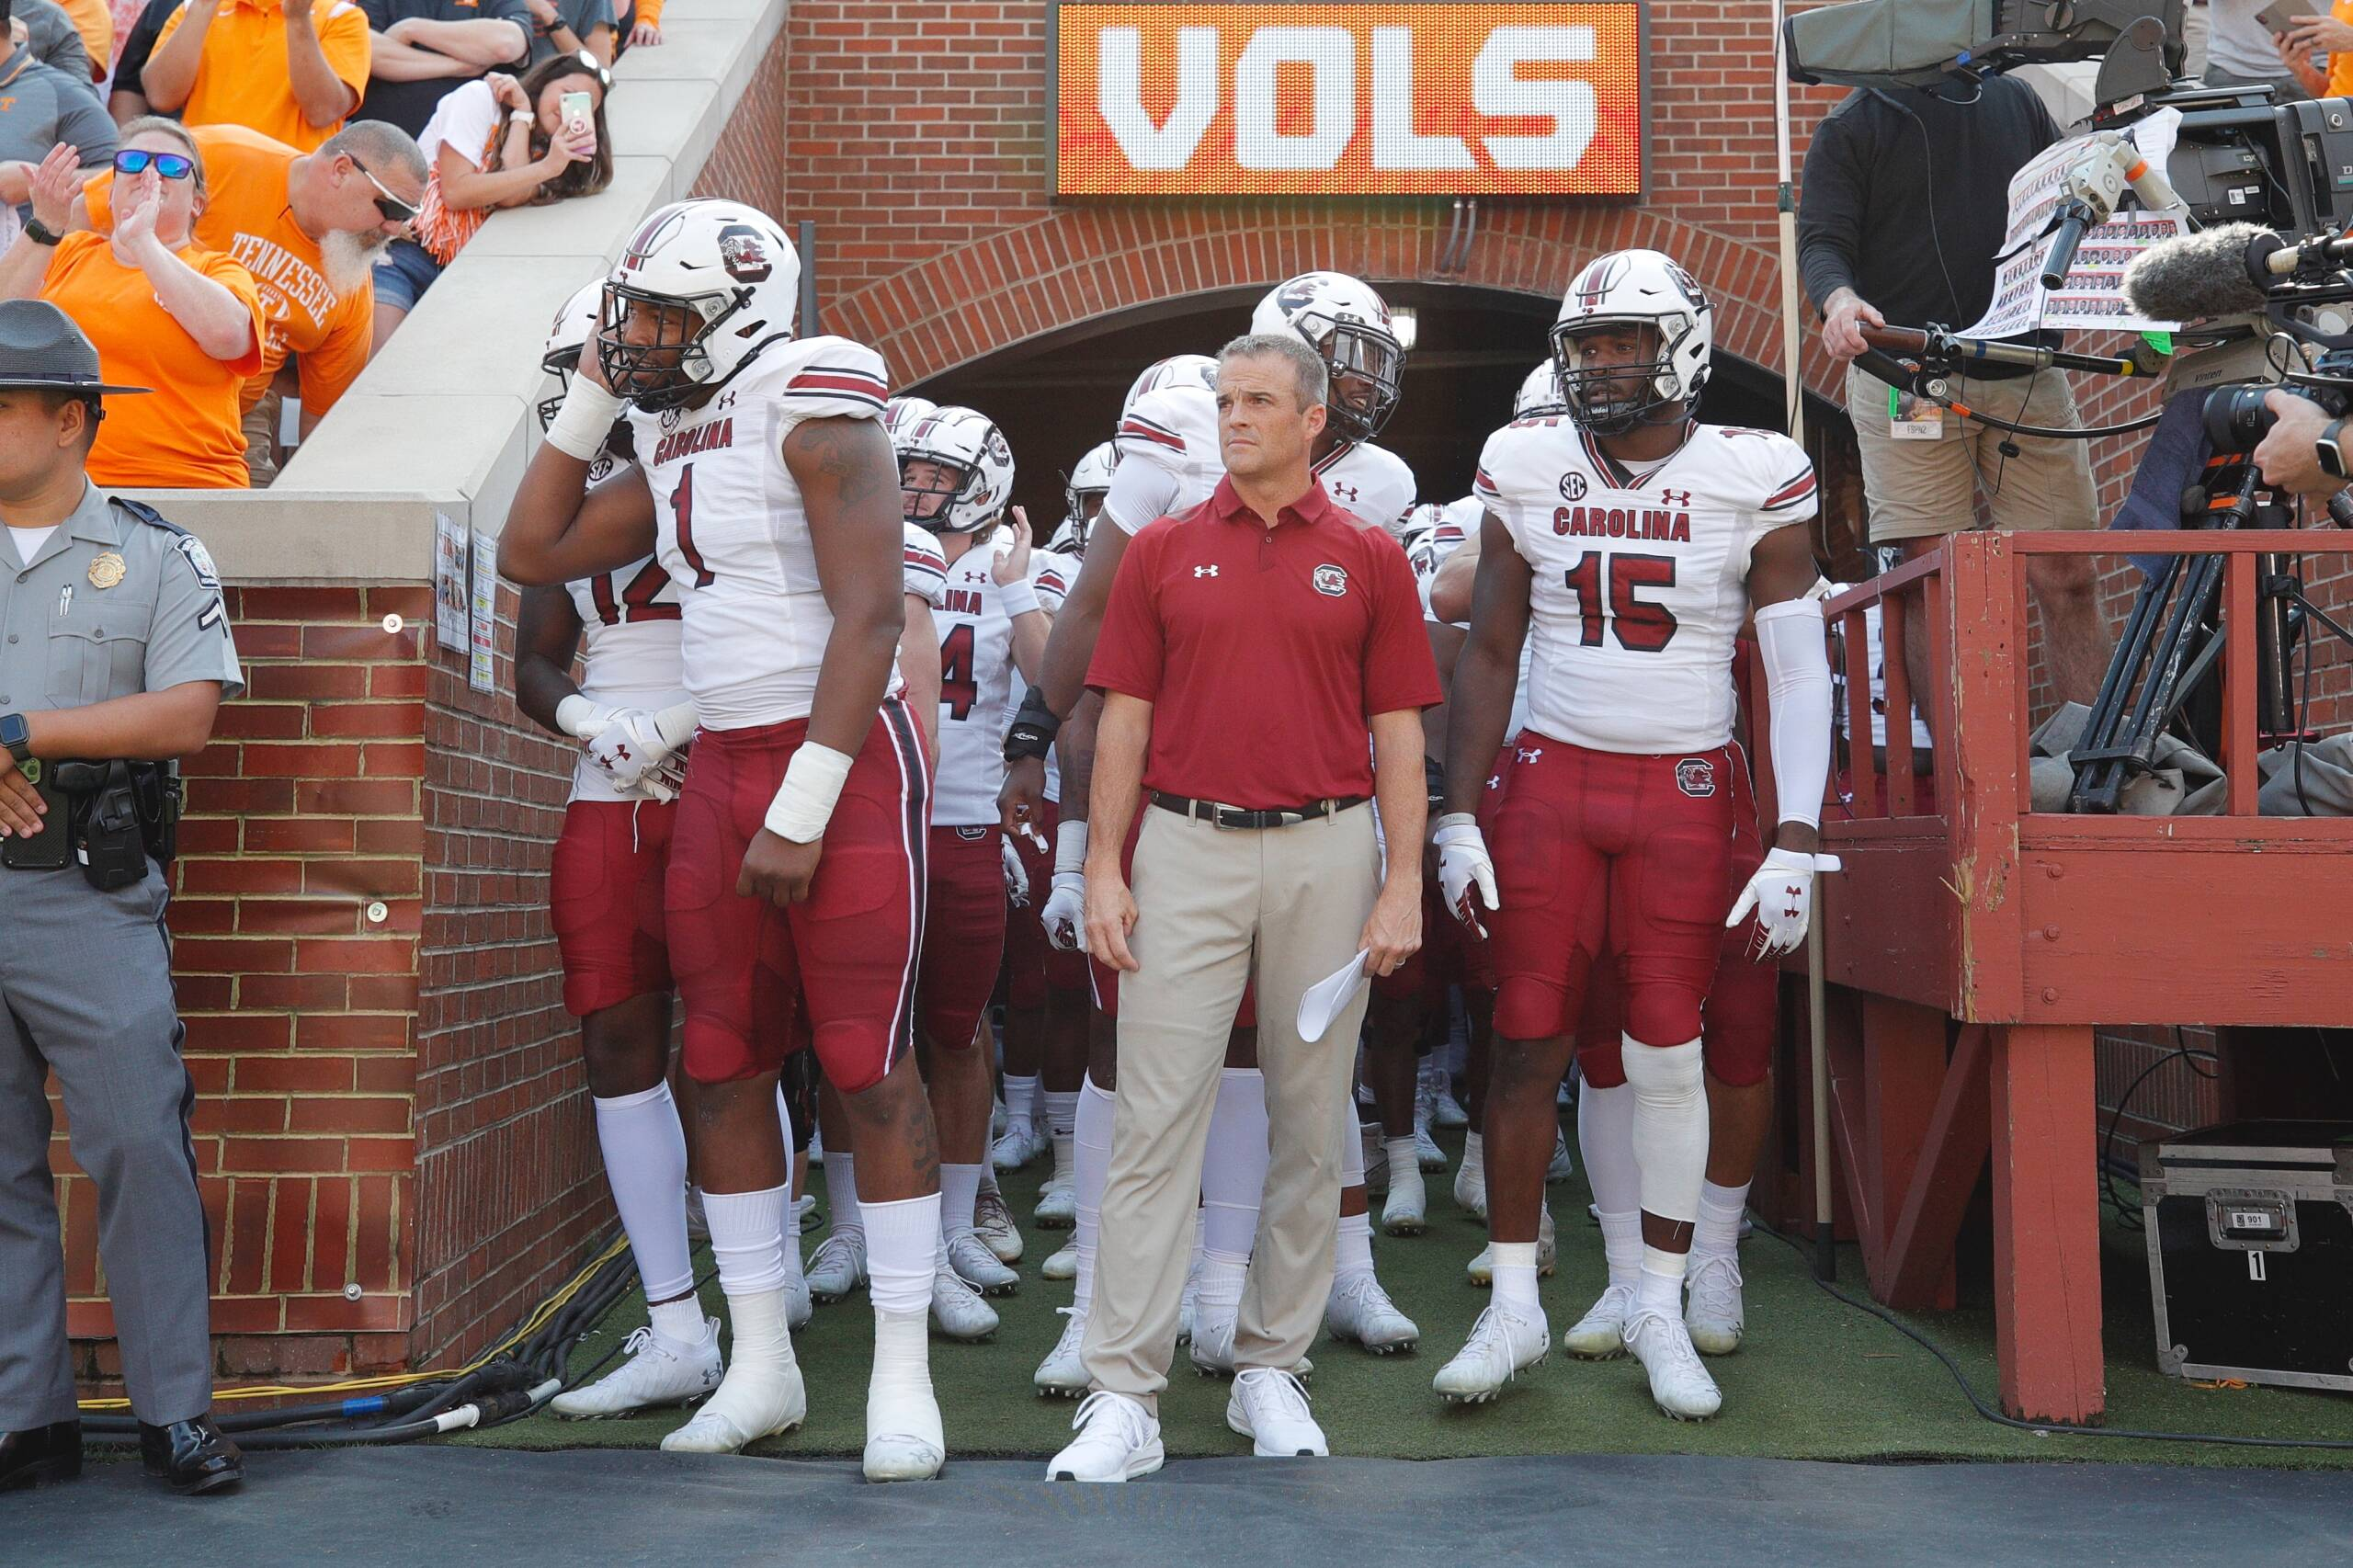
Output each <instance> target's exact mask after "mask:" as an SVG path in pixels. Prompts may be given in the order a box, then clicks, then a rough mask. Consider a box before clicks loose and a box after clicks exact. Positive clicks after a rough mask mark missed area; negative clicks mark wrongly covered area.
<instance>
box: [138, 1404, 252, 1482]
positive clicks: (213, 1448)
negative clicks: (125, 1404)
mask: <svg viewBox="0 0 2353 1568" xmlns="http://www.w3.org/2000/svg"><path fill="white" fill-rule="evenodd" d="M139 1457H140V1459H141V1460H143V1461H145V1463H146V1466H147V1473H148V1474H150V1475H152V1476H154V1477H156V1478H157V1479H158V1480H161V1481H166V1482H169V1483H171V1488H172V1490H173V1491H175V1492H177V1493H180V1494H183V1495H187V1494H192V1493H198V1492H218V1491H220V1490H221V1489H222V1487H225V1486H234V1485H236V1484H237V1483H239V1482H240V1481H243V1480H244V1478H245V1456H244V1454H242V1453H240V1452H238V1450H237V1445H236V1444H234V1443H233V1442H231V1441H230V1440H229V1439H228V1438H227V1437H225V1436H223V1435H222V1431H221V1428H220V1427H218V1426H214V1425H213V1424H212V1417H211V1416H210V1415H199V1416H198V1417H197V1418H196V1419H195V1420H193V1421H175V1422H173V1423H172V1424H171V1425H170V1426H149V1425H147V1423H146V1422H144V1421H142V1422H141V1423H140V1424H139Z"/></svg>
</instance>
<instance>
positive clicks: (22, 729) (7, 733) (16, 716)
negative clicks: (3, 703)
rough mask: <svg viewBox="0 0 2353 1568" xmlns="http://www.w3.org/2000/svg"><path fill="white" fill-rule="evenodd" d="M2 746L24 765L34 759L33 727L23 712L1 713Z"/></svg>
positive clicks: (0, 742) (10, 755)
mask: <svg viewBox="0 0 2353 1568" xmlns="http://www.w3.org/2000/svg"><path fill="white" fill-rule="evenodd" d="M0 746H6V747H7V748H8V756H9V757H10V759H11V760H13V761H14V762H15V763H16V764H17V767H23V766H24V765H25V764H26V763H28V762H30V761H31V760H32V759H33V727H32V723H31V722H30V721H29V720H28V719H27V718H26V717H25V716H24V715H23V714H22V713H0Z"/></svg>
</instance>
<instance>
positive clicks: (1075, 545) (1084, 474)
mask: <svg viewBox="0 0 2353 1568" xmlns="http://www.w3.org/2000/svg"><path fill="white" fill-rule="evenodd" d="M1119 460H1120V449H1118V448H1117V447H1115V446H1113V445H1112V444H1111V443H1110V442H1108V441H1102V442H1098V443H1097V444H1096V445H1094V446H1092V447H1089V448H1088V449H1086V456H1085V457H1083V458H1081V459H1079V460H1078V466H1077V467H1076V468H1074V469H1072V470H1071V471H1070V472H1069V474H1068V475H1066V476H1065V477H1064V478H1063V506H1064V507H1065V508H1066V509H1067V514H1066V515H1065V516H1064V517H1063V526H1062V527H1061V528H1059V529H1057V530H1056V531H1055V534H1054V539H1055V540H1062V539H1063V538H1064V537H1065V536H1067V537H1068V538H1069V539H1070V540H1071V543H1070V545H1069V547H1068V548H1069V549H1070V551H1071V552H1072V553H1073V554H1076V553H1078V552H1079V551H1084V550H1085V549H1086V529H1087V526H1088V525H1089V524H1090V523H1092V522H1093V521H1094V520H1095V519H1094V518H1093V517H1090V516H1088V514H1087V510H1086V501H1087V498H1088V497H1090V496H1092V497H1093V498H1094V500H1095V504H1096V506H1098V507H1100V506H1102V504H1103V497H1104V496H1106V495H1108V494H1110V491H1111V470H1112V469H1113V468H1114V467H1116V466H1118V463H1119ZM1047 548H1048V549H1050V550H1061V549H1063V548H1064V547H1063V545H1062V544H1060V543H1059V542H1056V543H1051V544H1049V545H1048V546H1047Z"/></svg>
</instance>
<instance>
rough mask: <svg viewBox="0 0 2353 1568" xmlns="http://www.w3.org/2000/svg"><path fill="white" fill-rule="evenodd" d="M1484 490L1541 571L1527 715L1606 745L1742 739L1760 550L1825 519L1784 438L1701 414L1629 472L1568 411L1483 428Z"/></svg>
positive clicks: (1585, 741)
mask: <svg viewBox="0 0 2353 1568" xmlns="http://www.w3.org/2000/svg"><path fill="white" fill-rule="evenodd" d="M1474 490H1475V494H1477V496H1478V498H1479V500H1480V501H1481V503H1482V504H1483V505H1484V506H1485V507H1486V508H1487V510H1489V511H1491V512H1493V513H1494V514H1495V517H1497V518H1498V519H1499V520H1500V521H1501V522H1502V523H1503V525H1504V527H1505V528H1507V529H1508V530H1509V531H1510V534H1511V541H1512V544H1513V546H1514V547H1515V548H1516V549H1518V551H1519V553H1520V554H1521V555H1522V556H1523V557H1525V558H1526V559H1527V561H1528V562H1529V567H1530V569H1531V571H1532V574H1533V582H1532V584H1531V585H1530V590H1529V594H1530V603H1529V644H1530V645H1531V647H1532V649H1533V653H1532V656H1531V660H1530V665H1529V693H1528V699H1529V724H1530V725H1531V726H1532V727H1533V728H1534V729H1535V730H1536V731H1537V732H1538V733H1540V734H1545V735H1550V736H1552V738H1553V739H1555V740H1561V741H1566V742H1568V743H1569V744H1572V745H1580V746H1587V747H1590V748H1592V749H1594V750H1597V751H1612V752H1634V753H1644V754H1651V753H1661V752H1685V751H1705V750H1709V749H1711V748H1713V747H1716V746H1721V745H1722V744H1725V743H1726V742H1728V741H1730V740H1731V739H1732V723H1733V682H1732V655H1733V639H1734V638H1735V637H1737V636H1738V635H1739V632H1740V627H1741V622H1742V621H1743V620H1744V619H1745V618H1746V616H1747V613H1748V585H1747V584H1748V562H1749V553H1750V551H1752V550H1753V549H1754V548H1755V546H1756V541H1757V540H1759V539H1761V538H1762V537H1763V536H1764V535H1765V534H1767V533H1768V532H1770V531H1771V530H1772V529H1774V528H1783V527H1786V526H1787V525H1789V524H1791V523H1797V522H1803V521H1804V520H1805V519H1807V518H1809V517H1813V514H1814V507H1815V505H1816V502H1815V495H1814V480H1813V465H1812V464H1811V463H1809V462H1808V461H1807V460H1806V456H1805V452H1804V450H1803V449H1801V448H1800V447H1799V446H1798V445H1797V443H1796V442H1794V441H1791V440H1790V438H1789V437H1786V436H1779V435H1775V434H1773V433H1771V432H1769V431H1764V430H1745V429H1741V428H1738V427H1736V426H1725V425H1694V426H1692V428H1691V433H1690V436H1689V437H1688V439H1687V440H1685V442H1684V443H1683V445H1682V446H1681V447H1679V448H1677V449H1676V451H1675V453H1674V455H1672V456H1671V457H1668V458H1666V459H1665V460H1662V461H1660V462H1657V463H1654V464H1652V465H1650V466H1649V467H1648V468H1646V469H1644V470H1643V471H1641V472H1634V471H1631V470H1630V469H1628V468H1627V467H1625V466H1624V465H1622V464H1620V463H1619V462H1617V461H1616V460H1613V459H1611V458H1610V457H1608V455H1607V454H1605V453H1604V452H1603V451H1602V450H1601V449H1600V448H1599V447H1598V446H1597V444H1596V443H1595V442H1594V440H1593V438H1592V437H1590V436H1588V435H1587V434H1586V432H1585V431H1584V430H1582V429H1581V428H1579V427H1578V426H1575V425H1574V424H1572V423H1571V422H1569V421H1568V420H1566V419H1559V418H1549V419H1548V418H1539V419H1529V420H1524V421H1521V422H1518V423H1516V424H1512V425H1507V426H1504V428H1502V429H1500V430H1498V431H1496V432H1495V434H1494V435H1493V436H1490V437H1487V444H1486V448H1485V449H1484V450H1483V452H1482V453H1481V454H1480V458H1479V475H1478V480H1477V483H1476V485H1475V487H1474Z"/></svg>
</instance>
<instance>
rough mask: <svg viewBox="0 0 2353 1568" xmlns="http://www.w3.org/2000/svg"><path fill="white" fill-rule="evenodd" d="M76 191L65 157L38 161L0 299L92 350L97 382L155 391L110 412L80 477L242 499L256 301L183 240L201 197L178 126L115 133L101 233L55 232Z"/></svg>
mask: <svg viewBox="0 0 2353 1568" xmlns="http://www.w3.org/2000/svg"><path fill="white" fill-rule="evenodd" d="M82 178H83V176H82V170H81V167H80V160H79V158H78V157H77V156H76V155H75V153H74V149H73V148H71V147H67V146H63V145H60V146H57V147H52V148H51V149H50V153H49V156H48V157H46V158H43V159H42V160H41V162H40V167H39V168H38V169H37V170H36V171H35V172H34V174H33V179H32V207H33V221H32V222H30V223H28V224H26V225H25V229H24V232H23V233H20V234H18V235H17V238H16V241H15V243H13V244H10V245H9V247H8V249H7V252H6V255H4V256H0V299H9V300H22V299H31V298H36V297H37V298H40V299H43V300H47V301H50V302H51V304H53V305H55V306H57V308H58V309H60V310H62V311H63V312H65V313H66V314H67V315H69V316H71V317H73V318H74V323H75V324H77V325H79V326H80V327H81V329H82V330H83V331H84V332H85V333H86V334H88V335H89V337H90V341H91V342H92V343H94V344H96V345H97V350H98V365H99V368H100V369H101V371H102V372H103V373H104V375H105V378H106V380H107V381H109V382H114V383H117V384H119V385H124V386H134V387H152V388H153V389H154V391H153V395H152V396H148V397H141V398H125V399H122V400H119V402H117V403H113V404H112V405H111V406H109V407H108V409H107V416H106V419H105V422H104V423H102V424H101V425H100V426H98V435H97V445H95V446H93V447H92V448H91V449H90V460H89V472H90V478H91V479H92V480H93V481H94V482H95V483H98V484H102V485H121V486H126V487H138V488H150V489H181V490H230V489H235V490H242V489H244V487H245V485H246V483H247V477H246V472H245V437H244V429H243V427H242V426H241V423H240V420H239V417H238V393H239V389H240V388H242V387H243V386H244V381H245V378H246V377H248V376H250V375H252V374H253V373H254V372H255V371H256V370H258V369H260V368H261V358H262V332H263V317H262V312H261V301H259V300H258V299H257V298H256V294H255V290H254V280H253V278H252V276H251V275H250V274H248V273H247V272H246V271H245V269H244V267H240V266H238V265H237V264H236V263H235V262H233V261H232V260H230V259H229V258H228V256H225V255H223V254H222V253H221V252H219V251H212V250H206V249H204V248H203V247H202V246H200V245H199V244H196V242H195V240H194V238H193V237H192V236H193V234H194V232H195V223H196V218H197V214H198V213H199V212H201V211H203V210H204V196H205V192H204V160H203V157H202V155H201V154H200V153H199V152H198V151H197V146H196V142H194V140H193V139H191V138H190V137H189V135H188V132H187V131H185V130H183V129H181V127H180V126H179V125H178V123H177V122H176V121H173V120H168V119H156V118H153V117H152V116H151V117H148V118H144V119H134V120H132V121H131V123H130V124H128V125H126V126H124V127H123V134H122V141H121V142H120V144H119V147H118V148H117V150H116V153H115V155H114V178H115V187H114V210H115V214H116V216H115V225H114V233H112V234H100V233H93V232H91V231H89V230H86V229H84V230H79V231H77V232H75V233H70V234H69V233H65V232H64V231H65V229H66V227H67V226H68V225H69V224H70V223H71V222H73V210H74V198H75V197H77V196H79V195H80V194H81V190H82Z"/></svg>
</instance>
